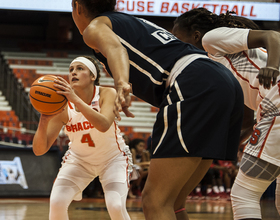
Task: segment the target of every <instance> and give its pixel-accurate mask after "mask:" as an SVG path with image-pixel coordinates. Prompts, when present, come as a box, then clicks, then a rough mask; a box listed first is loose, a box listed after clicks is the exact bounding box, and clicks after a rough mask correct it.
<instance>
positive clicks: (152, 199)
mask: <svg viewBox="0 0 280 220" xmlns="http://www.w3.org/2000/svg"><path fill="white" fill-rule="evenodd" d="M157 198H158V197H157V196H155V195H153V192H150V191H148V190H146V189H145V188H144V190H143V192H142V208H143V212H144V213H145V215H147V214H148V213H150V212H155V211H156V210H158V209H160V207H162V206H163V204H161V202H163V201H162V200H158V199H157Z"/></svg>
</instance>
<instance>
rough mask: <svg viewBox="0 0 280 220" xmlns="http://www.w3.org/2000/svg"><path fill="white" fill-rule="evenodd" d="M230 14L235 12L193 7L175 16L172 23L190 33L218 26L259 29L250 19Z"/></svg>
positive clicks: (202, 31) (205, 30) (203, 32)
mask: <svg viewBox="0 0 280 220" xmlns="http://www.w3.org/2000/svg"><path fill="white" fill-rule="evenodd" d="M232 14H235V12H229V11H227V13H226V14H220V15H217V14H214V13H212V12H211V11H208V10H207V9H206V8H195V9H192V10H190V11H187V12H185V13H184V14H182V15H180V16H179V17H177V18H176V20H175V21H174V24H176V25H178V27H179V28H180V29H182V30H185V31H188V32H190V33H191V32H192V31H195V30H198V31H200V32H201V33H202V34H205V33H206V32H208V31H210V30H212V29H215V28H218V27H236V28H249V29H254V30H258V29H260V28H259V27H258V25H257V24H256V23H254V22H253V21H252V20H250V19H247V18H244V17H240V16H235V15H232Z"/></svg>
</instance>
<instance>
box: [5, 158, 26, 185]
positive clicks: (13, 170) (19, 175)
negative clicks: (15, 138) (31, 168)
mask: <svg viewBox="0 0 280 220" xmlns="http://www.w3.org/2000/svg"><path fill="white" fill-rule="evenodd" d="M1 184H5V185H6V184H19V185H20V186H21V187H22V188H24V189H28V185H27V182H26V179H25V175H24V172H23V169H22V165H21V160H20V158H19V157H15V158H14V160H12V161H9V160H0V185H1Z"/></svg>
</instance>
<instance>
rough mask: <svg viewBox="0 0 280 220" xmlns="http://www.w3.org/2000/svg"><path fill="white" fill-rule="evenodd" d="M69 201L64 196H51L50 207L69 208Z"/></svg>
mask: <svg viewBox="0 0 280 220" xmlns="http://www.w3.org/2000/svg"><path fill="white" fill-rule="evenodd" d="M67 204H68V203H67V202H66V200H65V199H63V196H57V197H51V198H50V208H51V209H53V210H54V209H57V210H62V209H64V208H67V206H68V205H67Z"/></svg>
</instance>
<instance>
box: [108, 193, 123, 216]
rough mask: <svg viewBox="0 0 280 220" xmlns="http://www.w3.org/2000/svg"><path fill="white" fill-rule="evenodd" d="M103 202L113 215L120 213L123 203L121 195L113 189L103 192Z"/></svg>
mask: <svg viewBox="0 0 280 220" xmlns="http://www.w3.org/2000/svg"><path fill="white" fill-rule="evenodd" d="M105 202H106V206H107V209H108V211H109V213H110V214H111V215H113V216H118V215H120V214H121V213H122V210H123V208H125V207H123V205H122V201H121V196H120V194H119V193H117V192H115V191H109V192H105Z"/></svg>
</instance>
